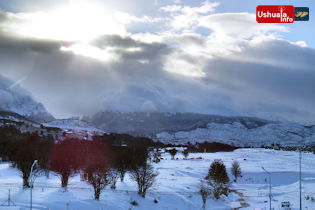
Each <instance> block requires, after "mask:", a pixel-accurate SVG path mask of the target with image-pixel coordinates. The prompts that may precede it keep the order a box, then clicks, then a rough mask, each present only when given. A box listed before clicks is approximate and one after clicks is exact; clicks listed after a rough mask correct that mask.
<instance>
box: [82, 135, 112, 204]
mask: <svg viewBox="0 0 315 210" xmlns="http://www.w3.org/2000/svg"><path fill="white" fill-rule="evenodd" d="M109 169H110V160H109V151H108V148H107V145H106V144H105V143H104V142H103V141H101V140H97V139H93V141H92V142H89V143H88V147H87V153H86V156H85V166H84V169H83V172H82V178H83V180H85V181H86V182H88V183H89V184H91V185H92V186H93V188H94V199H95V200H99V199H100V195H101V192H102V190H103V189H104V188H105V187H106V186H107V185H108V184H109V183H110V180H111V179H110V170H109Z"/></svg>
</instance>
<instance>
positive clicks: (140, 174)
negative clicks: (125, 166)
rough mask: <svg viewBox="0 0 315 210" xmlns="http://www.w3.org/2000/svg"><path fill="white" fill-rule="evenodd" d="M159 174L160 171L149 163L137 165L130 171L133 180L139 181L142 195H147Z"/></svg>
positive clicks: (139, 189)
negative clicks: (156, 170) (155, 169)
mask: <svg viewBox="0 0 315 210" xmlns="http://www.w3.org/2000/svg"><path fill="white" fill-rule="evenodd" d="M157 175H158V173H157V172H155V171H154V169H153V167H152V165H150V164H148V163H147V164H144V165H140V166H136V167H134V168H133V169H132V170H131V171H130V177H131V179H132V180H133V181H135V182H137V184H138V194H139V195H141V196H142V197H145V195H146V192H147V190H148V189H149V188H150V187H152V185H153V184H154V182H155V178H156V176H157Z"/></svg>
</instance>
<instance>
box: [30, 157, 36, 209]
mask: <svg viewBox="0 0 315 210" xmlns="http://www.w3.org/2000/svg"><path fill="white" fill-rule="evenodd" d="M36 163H37V160H34V162H33V164H32V167H31V173H30V184H31V194H30V196H31V198H30V209H31V210H32V207H33V186H34V181H35V178H34V177H33V168H34V166H35V165H36Z"/></svg>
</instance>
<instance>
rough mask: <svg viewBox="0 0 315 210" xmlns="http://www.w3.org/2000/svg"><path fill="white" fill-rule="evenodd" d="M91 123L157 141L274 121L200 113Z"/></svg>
mask: <svg viewBox="0 0 315 210" xmlns="http://www.w3.org/2000/svg"><path fill="white" fill-rule="evenodd" d="M88 121H89V122H90V123H91V124H92V125H94V126H95V127H98V128H100V129H102V130H105V131H107V132H111V133H128V134H131V135H138V136H150V137H153V136H155V135H156V134H158V133H160V132H177V131H191V130H194V129H197V128H206V127H207V124H208V123H211V122H213V123H220V124H224V123H233V122H239V123H242V124H243V125H244V126H245V127H247V128H256V127H259V126H262V125H265V124H267V123H269V122H270V121H267V120H262V119H258V118H251V117H224V116H219V115H205V114H196V113H162V112H152V113H145V112H128V113H126V112H112V111H104V112H99V113H97V114H95V115H94V116H93V117H92V118H91V119H88Z"/></svg>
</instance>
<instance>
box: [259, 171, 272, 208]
mask: <svg viewBox="0 0 315 210" xmlns="http://www.w3.org/2000/svg"><path fill="white" fill-rule="evenodd" d="M261 168H262V169H263V170H264V171H265V172H266V173H267V174H268V175H269V209H270V210H271V174H270V172H268V171H267V170H266V169H265V168H264V167H261Z"/></svg>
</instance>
